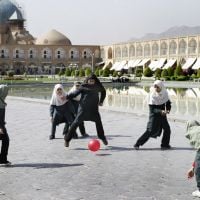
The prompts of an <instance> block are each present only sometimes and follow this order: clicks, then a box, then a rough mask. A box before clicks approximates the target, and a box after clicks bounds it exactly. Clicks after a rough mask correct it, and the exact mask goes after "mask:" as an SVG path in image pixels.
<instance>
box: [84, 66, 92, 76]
mask: <svg viewBox="0 0 200 200" xmlns="http://www.w3.org/2000/svg"><path fill="white" fill-rule="evenodd" d="M91 73H92V70H91V69H90V68H86V69H85V76H89V75H90V74H91Z"/></svg>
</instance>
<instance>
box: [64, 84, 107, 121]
mask: <svg viewBox="0 0 200 200" xmlns="http://www.w3.org/2000/svg"><path fill="white" fill-rule="evenodd" d="M99 93H100V98H99ZM79 94H81V99H80V102H79V107H78V113H77V117H76V118H77V119H79V120H82V121H96V119H97V118H98V117H99V103H103V101H104V99H105V97H106V90H105V88H104V87H103V86H102V85H89V84H83V85H82V86H81V88H80V89H78V90H76V91H74V92H72V93H69V94H68V95H67V98H68V99H72V98H74V97H76V96H77V95H79Z"/></svg>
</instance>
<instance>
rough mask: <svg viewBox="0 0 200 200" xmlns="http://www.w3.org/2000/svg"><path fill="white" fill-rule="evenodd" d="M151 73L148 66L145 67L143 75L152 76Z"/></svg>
mask: <svg viewBox="0 0 200 200" xmlns="http://www.w3.org/2000/svg"><path fill="white" fill-rule="evenodd" d="M152 75H153V72H152V70H151V69H150V68H149V67H146V68H145V70H144V76H146V77H152Z"/></svg>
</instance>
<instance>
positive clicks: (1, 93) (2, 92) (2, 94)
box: [0, 85, 11, 165]
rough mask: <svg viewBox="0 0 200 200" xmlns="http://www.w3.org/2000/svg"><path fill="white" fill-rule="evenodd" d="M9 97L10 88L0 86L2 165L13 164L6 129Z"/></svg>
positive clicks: (0, 157) (0, 156)
mask: <svg viewBox="0 0 200 200" xmlns="http://www.w3.org/2000/svg"><path fill="white" fill-rule="evenodd" d="M7 95H8V86H6V85H0V140H2V145H1V154H0V164H6V165H9V164H11V163H10V162H9V161H8V160H7V155H8V148H9V136H8V133H7V130H6V127H5V124H6V122H5V107H6V103H5V101H4V100H5V98H6V96H7Z"/></svg>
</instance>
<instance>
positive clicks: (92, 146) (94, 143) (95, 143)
mask: <svg viewBox="0 0 200 200" xmlns="http://www.w3.org/2000/svg"><path fill="white" fill-rule="evenodd" d="M88 149H89V150H90V151H98V150H99V149H100V142H99V140H97V139H93V140H90V141H89V143H88Z"/></svg>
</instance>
